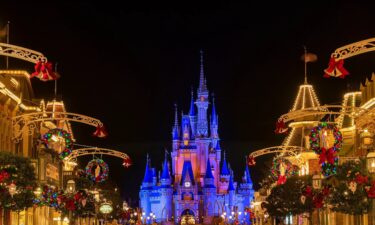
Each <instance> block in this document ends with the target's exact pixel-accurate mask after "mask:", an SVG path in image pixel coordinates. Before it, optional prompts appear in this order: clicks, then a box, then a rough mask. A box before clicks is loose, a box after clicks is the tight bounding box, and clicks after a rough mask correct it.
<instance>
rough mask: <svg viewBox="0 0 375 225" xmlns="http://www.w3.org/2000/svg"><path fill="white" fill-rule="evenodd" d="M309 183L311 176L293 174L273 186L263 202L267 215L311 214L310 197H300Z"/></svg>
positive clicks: (310, 182)
mask: <svg viewBox="0 0 375 225" xmlns="http://www.w3.org/2000/svg"><path fill="white" fill-rule="evenodd" d="M311 184H312V178H311V176H301V177H299V176H293V177H290V178H288V179H287V181H286V182H285V183H284V184H282V185H277V186H275V187H273V188H272V190H271V194H270V195H269V196H268V197H267V198H266V203H265V208H266V209H267V212H268V213H269V215H270V216H272V217H276V218H277V217H285V216H288V215H290V214H292V215H298V214H302V213H309V214H311V212H312V211H313V203H312V200H311V198H307V197H302V196H304V195H305V193H304V190H305V189H306V187H308V186H309V187H311Z"/></svg>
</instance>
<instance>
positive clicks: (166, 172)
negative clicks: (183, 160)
mask: <svg viewBox="0 0 375 225" xmlns="http://www.w3.org/2000/svg"><path fill="white" fill-rule="evenodd" d="M160 179H171V176H170V175H169V168H168V159H167V152H165V158H164V163H163V171H162V174H161V177H160Z"/></svg>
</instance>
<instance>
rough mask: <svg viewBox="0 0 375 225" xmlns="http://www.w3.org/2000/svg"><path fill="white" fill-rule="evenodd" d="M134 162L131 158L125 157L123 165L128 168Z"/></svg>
mask: <svg viewBox="0 0 375 225" xmlns="http://www.w3.org/2000/svg"><path fill="white" fill-rule="evenodd" d="M132 164H133V163H132V160H131V159H130V158H126V159H124V162H123V163H122V165H123V166H124V167H126V168H128V167H129V166H131V165H132Z"/></svg>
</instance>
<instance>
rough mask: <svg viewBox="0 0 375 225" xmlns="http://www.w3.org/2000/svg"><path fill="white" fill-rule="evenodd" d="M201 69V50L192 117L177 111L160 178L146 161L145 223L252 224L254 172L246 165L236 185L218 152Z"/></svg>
mask: <svg viewBox="0 0 375 225" xmlns="http://www.w3.org/2000/svg"><path fill="white" fill-rule="evenodd" d="M203 65H204V64H203V53H202V51H201V64H200V79H199V87H198V90H197V96H196V98H195V96H194V93H192V95H191V101H190V110H189V113H188V114H183V115H182V116H181V120H179V118H178V113H177V107H176V109H175V118H174V125H173V127H172V151H171V153H170V155H171V157H170V160H171V161H170V162H169V158H168V157H167V154H166V156H165V159H164V162H163V166H162V168H161V175H159V177H158V175H157V174H158V173H157V172H156V168H153V167H152V165H151V161H150V159H149V158H148V157H147V162H146V169H145V173H144V179H143V182H142V185H141V188H140V192H139V197H140V207H141V208H142V219H143V222H145V223H152V222H153V221H156V222H165V221H174V222H175V223H181V224H184V223H186V224H187V223H200V222H208V221H207V220H212V219H213V218H214V217H219V216H225V217H226V218H228V219H229V220H232V222H235V221H236V220H237V221H239V222H241V221H243V222H247V223H248V222H249V214H248V213H247V212H246V208H247V207H250V202H251V200H252V199H253V196H254V190H253V183H252V180H251V177H250V171H249V168H248V167H247V164H246V162H245V160H244V175H243V177H242V181H241V182H239V183H237V182H235V181H234V175H233V171H232V170H231V169H230V166H229V164H228V163H227V161H226V156H225V153H224V152H223V151H222V149H221V147H220V138H219V131H218V130H219V129H218V128H219V123H218V115H217V112H216V107H215V100H214V99H210V98H209V90H208V88H207V81H206V78H205V74H204V68H203ZM209 112H210V113H209ZM208 115H210V116H208ZM169 165H170V166H169ZM159 174H160V173H159Z"/></svg>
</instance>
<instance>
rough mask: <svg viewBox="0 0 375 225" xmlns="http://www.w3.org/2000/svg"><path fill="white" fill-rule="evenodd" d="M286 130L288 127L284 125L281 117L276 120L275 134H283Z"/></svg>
mask: <svg viewBox="0 0 375 225" xmlns="http://www.w3.org/2000/svg"><path fill="white" fill-rule="evenodd" d="M287 131H288V128H287V127H286V125H285V122H284V120H283V119H279V120H278V121H277V122H276V129H275V133H276V134H283V133H286V132H287Z"/></svg>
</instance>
